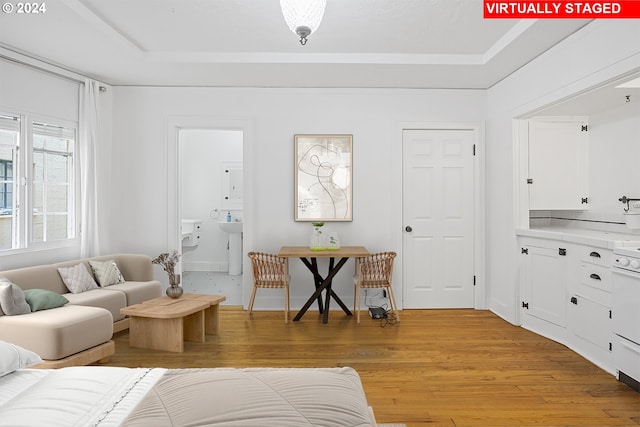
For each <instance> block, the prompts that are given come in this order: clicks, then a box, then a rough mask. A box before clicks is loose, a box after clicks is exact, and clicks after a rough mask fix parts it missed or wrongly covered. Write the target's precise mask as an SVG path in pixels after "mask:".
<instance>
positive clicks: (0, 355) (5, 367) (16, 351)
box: [0, 341, 42, 377]
mask: <svg viewBox="0 0 640 427" xmlns="http://www.w3.org/2000/svg"><path fill="white" fill-rule="evenodd" d="M40 362H42V359H41V358H40V356H38V355H37V354H35V353H34V352H32V351H29V350H27V349H26V348H22V347H20V346H17V345H15V344H11V343H8V342H6V341H0V377H2V376H5V375H7V374H10V373H11V372H13V371H15V370H16V369H22V368H26V367H28V366H31V365H35V364H36V363H40Z"/></svg>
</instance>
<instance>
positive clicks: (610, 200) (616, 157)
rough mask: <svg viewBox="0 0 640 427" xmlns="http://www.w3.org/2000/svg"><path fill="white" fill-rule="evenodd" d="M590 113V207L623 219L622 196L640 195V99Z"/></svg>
mask: <svg viewBox="0 0 640 427" xmlns="http://www.w3.org/2000/svg"><path fill="white" fill-rule="evenodd" d="M624 93H625V92H624V91H623V90H621V91H620V105H619V107H617V108H614V109H612V110H608V111H604V112H600V113H597V114H593V115H591V116H590V117H589V211H588V213H589V214H590V217H591V218H593V219H594V220H601V221H615V222H623V221H624V218H623V215H622V214H623V210H622V208H623V204H622V203H620V202H619V201H618V199H619V198H620V197H622V196H627V197H630V198H634V199H638V198H640V99H634V100H633V102H630V103H626V102H625V100H624Z"/></svg>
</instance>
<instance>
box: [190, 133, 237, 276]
mask: <svg viewBox="0 0 640 427" xmlns="http://www.w3.org/2000/svg"><path fill="white" fill-rule="evenodd" d="M242 146H243V144H242V132H240V131H231V130H215V129H183V130H181V131H180V154H181V171H182V172H181V175H182V218H184V219H198V220H200V221H202V228H201V231H200V239H199V242H200V243H199V244H198V246H194V247H186V246H184V247H183V248H182V261H183V263H182V265H183V270H185V271H228V269H229V265H228V264H229V254H228V250H227V242H228V241H229V238H228V234H227V233H225V232H224V231H222V230H221V229H220V227H218V224H217V223H218V222H219V221H224V220H225V217H226V214H227V210H224V209H223V208H222V199H223V195H222V173H223V170H222V169H223V168H222V164H223V163H224V162H242ZM231 214H232V217H233V219H234V220H235V219H236V218H238V219H242V211H241V210H234V211H232V212H231Z"/></svg>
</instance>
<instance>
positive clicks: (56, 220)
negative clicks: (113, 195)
mask: <svg viewBox="0 0 640 427" xmlns="http://www.w3.org/2000/svg"><path fill="white" fill-rule="evenodd" d="M74 141H75V130H74V129H66V128H63V127H58V126H54V125H49V124H45V123H34V124H33V153H32V158H33V160H32V162H33V169H32V170H33V174H32V175H33V176H32V180H33V190H32V192H31V200H32V202H31V210H32V217H31V226H32V232H31V241H33V242H49V241H52V240H61V239H68V238H71V237H73V235H74V229H73V223H72V219H73V203H72V202H73V191H72V188H73V187H72V182H71V180H70V178H71V176H72V175H73V161H72V160H73V145H74Z"/></svg>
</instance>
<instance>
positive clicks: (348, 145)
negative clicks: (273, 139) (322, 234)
mask: <svg viewBox="0 0 640 427" xmlns="http://www.w3.org/2000/svg"><path fill="white" fill-rule="evenodd" d="M294 146H295V156H294V159H295V220H296V221H311V222H326V221H353V200H352V199H353V171H352V164H353V135H346V134H345V135H333V134H325V135H322V134H321V135H305V134H296V135H295V136H294Z"/></svg>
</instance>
